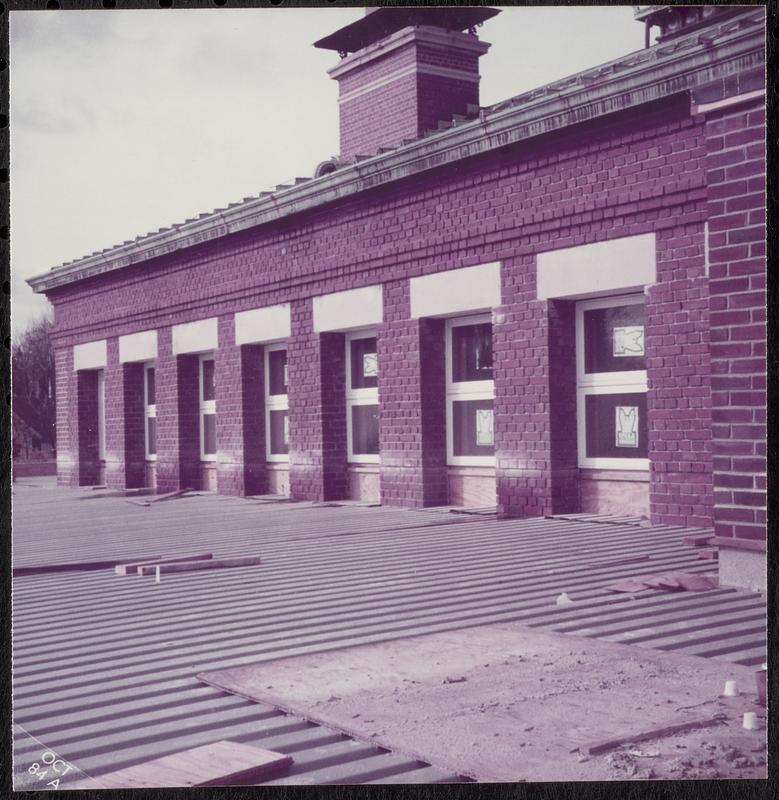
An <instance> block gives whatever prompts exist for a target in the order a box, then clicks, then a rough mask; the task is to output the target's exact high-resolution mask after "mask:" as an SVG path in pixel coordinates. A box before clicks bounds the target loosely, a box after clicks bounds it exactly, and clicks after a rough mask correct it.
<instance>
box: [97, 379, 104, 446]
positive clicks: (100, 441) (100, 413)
mask: <svg viewBox="0 0 779 800" xmlns="http://www.w3.org/2000/svg"><path fill="white" fill-rule="evenodd" d="M97 458H98V461H105V371H104V370H102V369H100V370H98V371H97Z"/></svg>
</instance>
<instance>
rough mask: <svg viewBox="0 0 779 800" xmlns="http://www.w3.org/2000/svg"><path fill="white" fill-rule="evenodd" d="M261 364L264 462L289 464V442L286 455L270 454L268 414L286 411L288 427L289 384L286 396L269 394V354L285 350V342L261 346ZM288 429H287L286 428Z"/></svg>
mask: <svg viewBox="0 0 779 800" xmlns="http://www.w3.org/2000/svg"><path fill="white" fill-rule="evenodd" d="M262 349H263V354H262V362H263V381H264V383H263V399H264V401H265V403H264V404H265V409H264V411H263V414H264V418H265V460H266V461H270V462H274V463H282V464H288V463H289V441H288V442H287V452H286V453H271V427H270V413H271V411H286V412H287V426H289V383H288V382H287V381H285V383H286V384H287V394H271V393H270V353H272V352H278V351H279V350H287V342H286V341H281V342H273V343H271V344H266V345H264V346H263V348H262ZM287 363H289V362H287ZM288 429H289V428H288Z"/></svg>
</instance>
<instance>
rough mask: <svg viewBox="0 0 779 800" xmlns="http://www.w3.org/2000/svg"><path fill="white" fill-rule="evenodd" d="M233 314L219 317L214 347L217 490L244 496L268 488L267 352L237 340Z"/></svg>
mask: <svg viewBox="0 0 779 800" xmlns="http://www.w3.org/2000/svg"><path fill="white" fill-rule="evenodd" d="M234 319H235V318H234V316H233V315H232V314H229V315H226V316H223V317H220V318H219V345H220V346H219V349H218V350H217V351H216V354H215V358H216V365H215V370H216V440H217V443H218V447H217V451H218V460H217V489H218V491H219V492H220V493H221V494H233V495H246V494H257V493H261V492H263V491H265V490H266V488H265V487H266V484H265V458H264V443H263V436H264V413H263V361H262V359H263V350H262V347H260V346H254V345H248V346H245V347H241V346H239V345H236V344H235V343H234V342H235V322H234Z"/></svg>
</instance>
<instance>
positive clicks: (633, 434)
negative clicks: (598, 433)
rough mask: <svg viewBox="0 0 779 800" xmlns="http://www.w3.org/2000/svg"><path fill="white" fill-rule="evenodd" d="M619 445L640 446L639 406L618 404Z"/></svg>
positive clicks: (616, 410)
mask: <svg viewBox="0 0 779 800" xmlns="http://www.w3.org/2000/svg"><path fill="white" fill-rule="evenodd" d="M615 413H616V425H617V447H638V406H616V407H615Z"/></svg>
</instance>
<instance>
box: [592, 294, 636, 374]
mask: <svg viewBox="0 0 779 800" xmlns="http://www.w3.org/2000/svg"><path fill="white" fill-rule="evenodd" d="M635 369H646V359H645V357H644V304H643V303H633V304H631V305H626V306H612V307H610V308H593V309H591V310H589V311H585V312H584V371H585V372H623V371H625V370H635Z"/></svg>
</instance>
